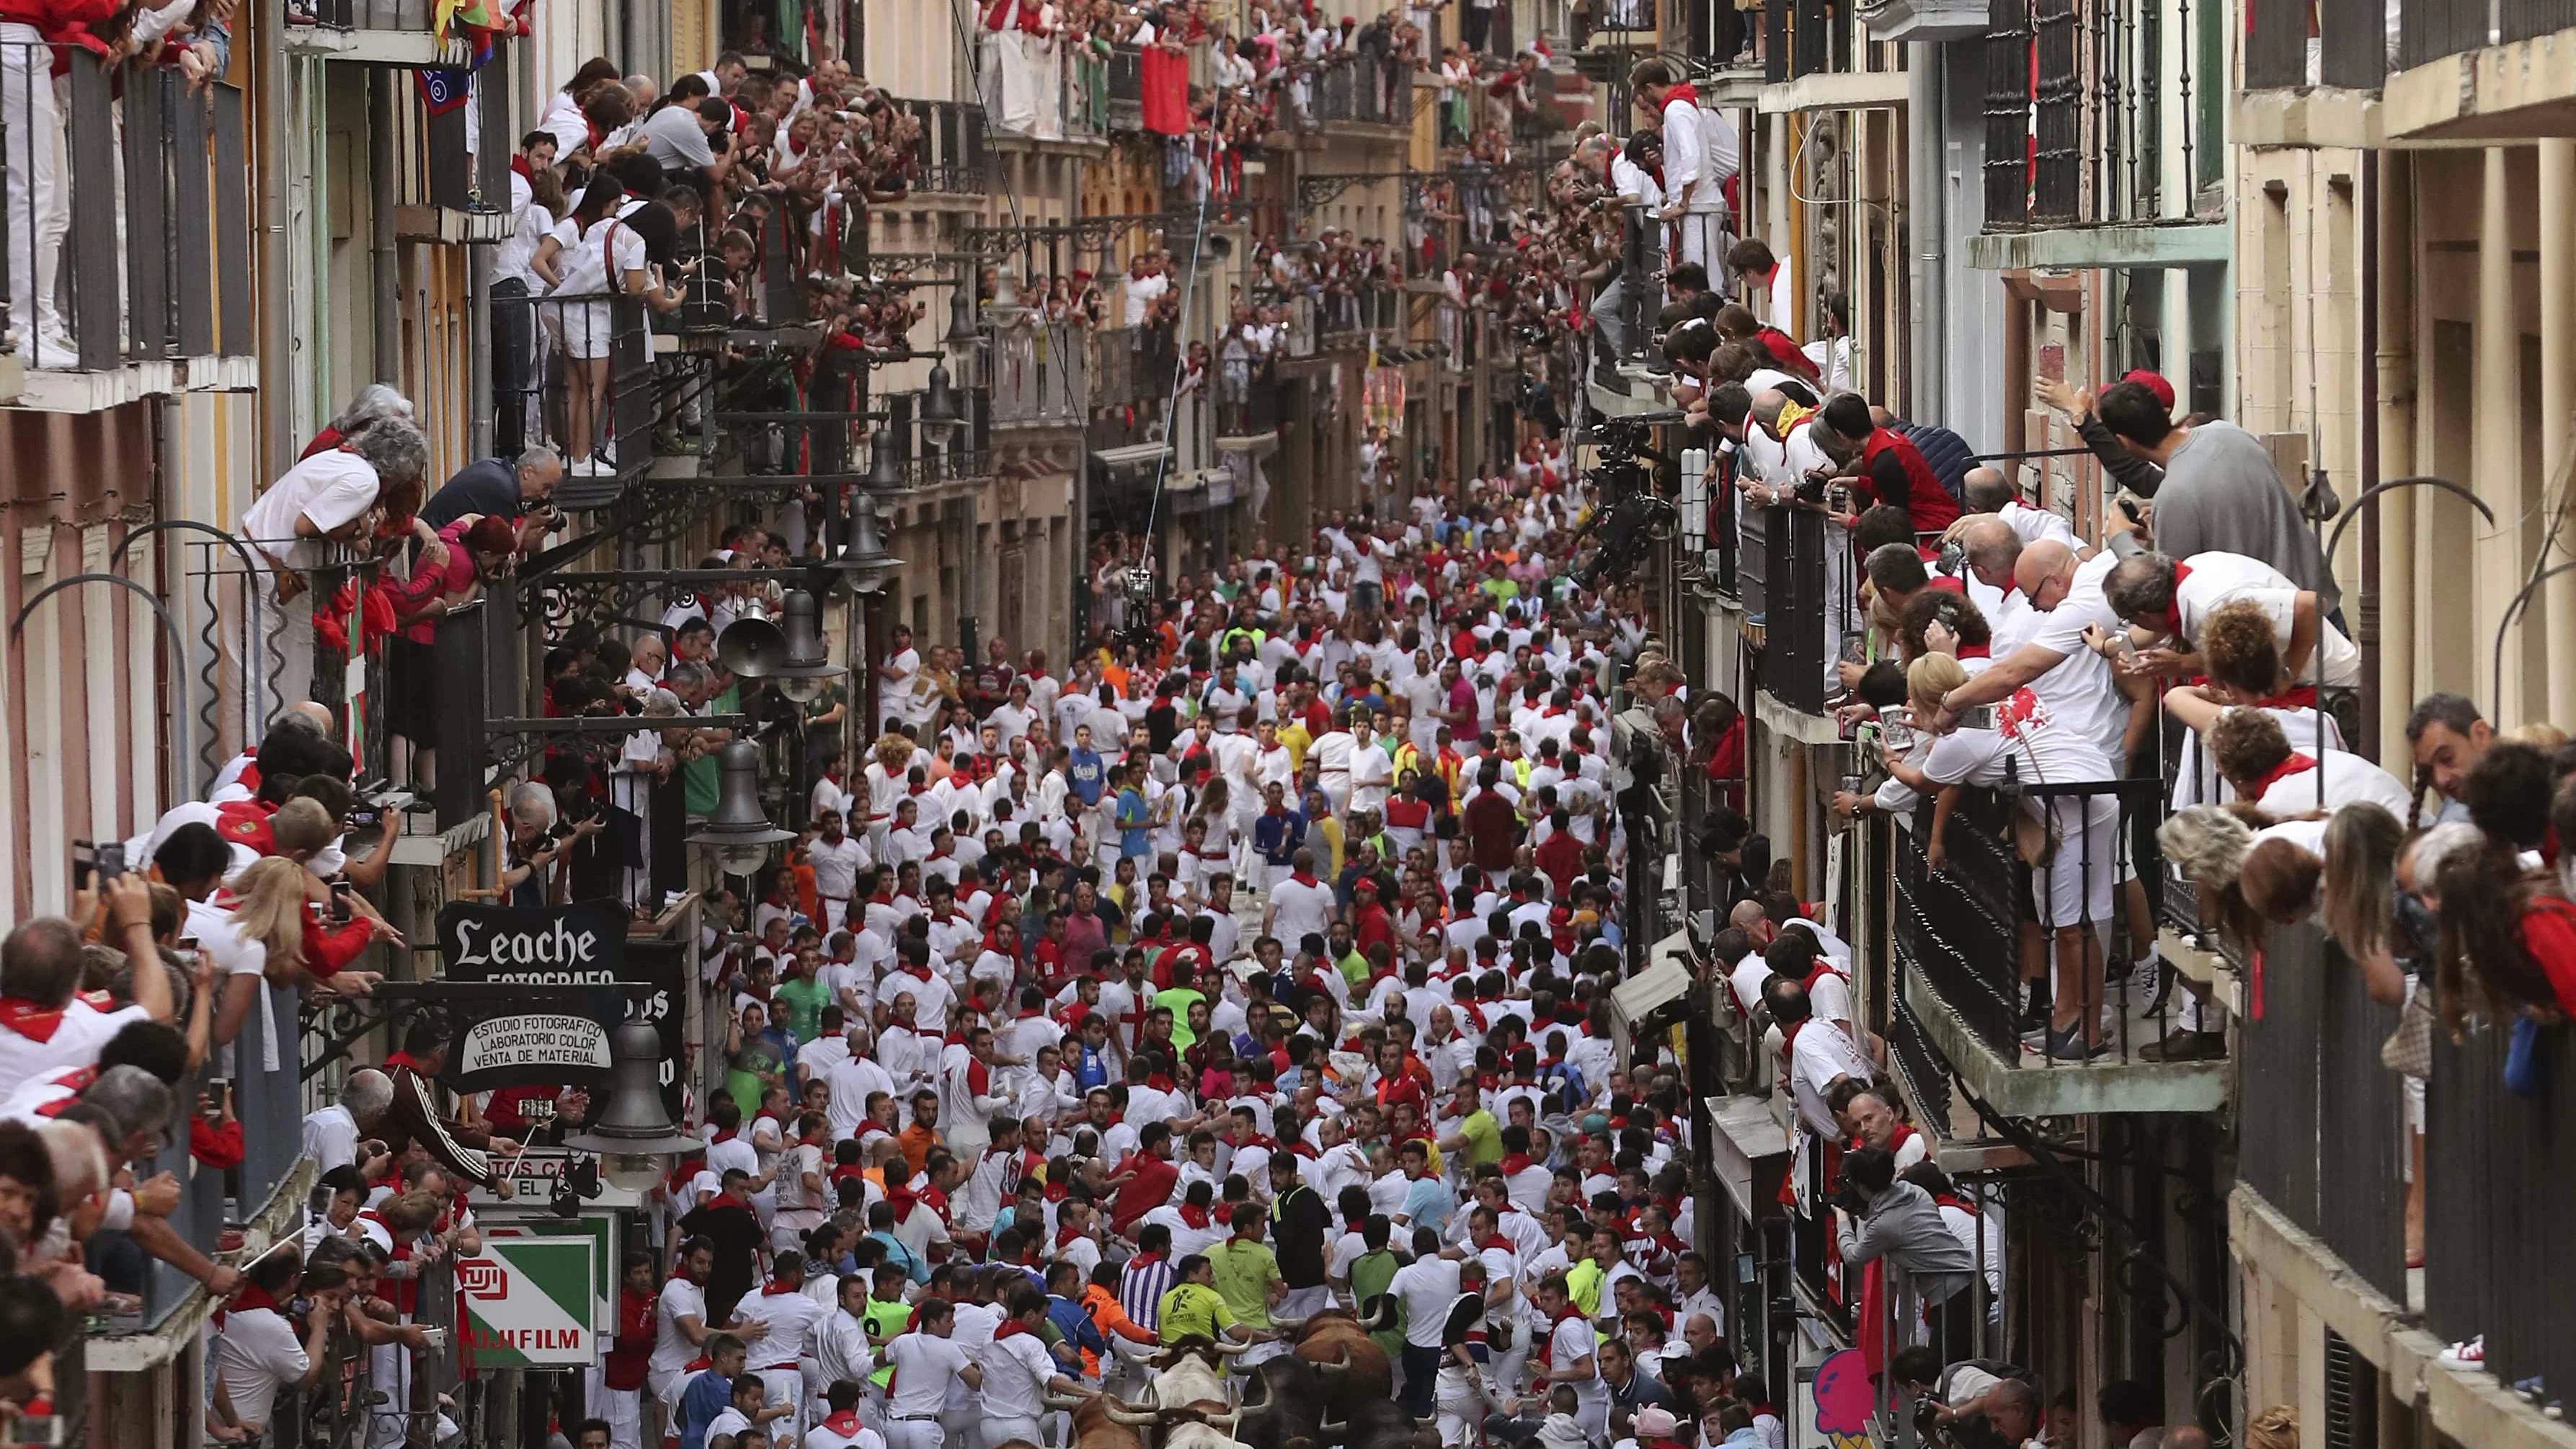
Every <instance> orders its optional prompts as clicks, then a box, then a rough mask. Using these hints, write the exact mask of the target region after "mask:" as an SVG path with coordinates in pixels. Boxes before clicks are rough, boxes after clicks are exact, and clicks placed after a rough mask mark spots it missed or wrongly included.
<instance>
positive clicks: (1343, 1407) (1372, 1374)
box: [1273, 1308, 1395, 1418]
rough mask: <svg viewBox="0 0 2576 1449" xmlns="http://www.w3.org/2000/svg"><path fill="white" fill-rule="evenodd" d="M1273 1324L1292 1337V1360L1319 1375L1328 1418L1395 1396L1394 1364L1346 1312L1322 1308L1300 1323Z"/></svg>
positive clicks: (1289, 1321)
mask: <svg viewBox="0 0 2576 1449" xmlns="http://www.w3.org/2000/svg"><path fill="white" fill-rule="evenodd" d="M1273 1322H1274V1323H1276V1324H1277V1325H1278V1327H1279V1329H1280V1331H1281V1332H1282V1333H1288V1334H1292V1335H1293V1339H1292V1341H1293V1343H1294V1345H1295V1349H1294V1351H1295V1353H1296V1355H1297V1357H1299V1358H1301V1359H1304V1360H1305V1361H1306V1362H1308V1363H1311V1364H1313V1365H1314V1366H1315V1369H1316V1371H1317V1372H1318V1373H1320V1374H1321V1375H1322V1376H1323V1380H1324V1402H1325V1405H1326V1406H1327V1407H1328V1408H1329V1409H1331V1410H1332V1411H1333V1416H1334V1417H1336V1418H1344V1417H1347V1416H1348V1412H1347V1411H1348V1407H1349V1406H1350V1405H1352V1404H1355V1403H1361V1402H1365V1401H1369V1400H1378V1399H1391V1398H1393V1397H1394V1396H1395V1365H1394V1364H1392V1363H1390V1362H1389V1361H1388V1360H1387V1356H1386V1350H1385V1349H1383V1348H1380V1347H1378V1345H1377V1341H1376V1340H1375V1339H1372V1338H1370V1337H1369V1331H1368V1329H1367V1327H1365V1326H1364V1325H1363V1324H1362V1323H1361V1322H1360V1319H1359V1316H1358V1315H1356V1314H1354V1313H1352V1312H1351V1311H1350V1310H1348V1309H1346V1308H1326V1309H1322V1310H1320V1311H1318V1312H1317V1313H1316V1314H1315V1315H1314V1316H1313V1317H1311V1318H1308V1319H1306V1320H1305V1321H1304V1322H1303V1323H1296V1322H1295V1321H1294V1320H1278V1319H1274V1320H1273Z"/></svg>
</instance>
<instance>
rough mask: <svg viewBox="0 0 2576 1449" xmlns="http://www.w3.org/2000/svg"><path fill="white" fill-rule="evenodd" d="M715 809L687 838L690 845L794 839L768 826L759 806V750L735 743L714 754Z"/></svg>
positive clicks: (770, 842)
mask: <svg viewBox="0 0 2576 1449" xmlns="http://www.w3.org/2000/svg"><path fill="white" fill-rule="evenodd" d="M716 772H717V783H716V808H715V809H714V811H712V812H711V813H709V814H708V816H707V823H706V824H705V825H704V826H702V827H700V828H699V829H698V831H697V832H696V833H695V834H693V835H691V836H690V837H689V843H690V844H691V845H717V846H724V845H775V844H776V843H778V842H779V841H782V840H792V839H794V838H795V837H796V832H795V831H793V830H781V829H779V828H777V827H776V826H773V825H771V824H770V823H769V811H768V809H767V808H766V807H765V806H763V805H762V804H761V803H760V747H759V746H758V745H755V744H753V743H752V742H751V741H749V740H735V741H733V742H732V743H730V744H727V745H725V746H724V747H723V748H722V749H719V750H718V751H716Z"/></svg>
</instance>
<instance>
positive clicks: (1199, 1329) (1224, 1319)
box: [1159, 1283, 1234, 1343]
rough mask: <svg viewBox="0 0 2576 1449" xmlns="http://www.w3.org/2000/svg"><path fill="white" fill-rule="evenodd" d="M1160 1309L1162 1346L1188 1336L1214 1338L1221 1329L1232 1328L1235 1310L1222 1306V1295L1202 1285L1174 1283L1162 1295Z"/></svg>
mask: <svg viewBox="0 0 2576 1449" xmlns="http://www.w3.org/2000/svg"><path fill="white" fill-rule="evenodd" d="M1160 1309H1161V1316H1160V1319H1159V1321H1160V1323H1161V1324H1162V1329H1163V1342H1165V1343H1178V1342H1180V1341H1181V1340H1182V1339H1184V1338H1187V1337H1189V1336H1190V1335H1191V1334H1197V1335H1198V1336H1199V1337H1201V1338H1215V1337H1216V1336H1217V1335H1218V1332H1219V1331H1220V1330H1222V1329H1228V1328H1232V1327H1233V1326H1234V1311H1233V1310H1232V1309H1230V1308H1228V1307H1226V1306H1225V1296H1224V1295H1223V1294H1221V1293H1219V1292H1217V1291H1216V1290H1215V1289H1214V1288H1211V1287H1209V1286H1208V1285H1207V1284H1205V1283H1178V1284H1174V1285H1173V1287H1172V1290H1171V1291H1170V1292H1168V1293H1165V1294H1164V1295H1163V1301H1162V1304H1161V1305H1160Z"/></svg>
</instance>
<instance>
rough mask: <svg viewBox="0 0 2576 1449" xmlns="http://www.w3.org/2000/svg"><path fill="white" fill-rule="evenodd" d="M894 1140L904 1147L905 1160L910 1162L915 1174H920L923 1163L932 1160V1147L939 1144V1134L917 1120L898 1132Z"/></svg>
mask: <svg viewBox="0 0 2576 1449" xmlns="http://www.w3.org/2000/svg"><path fill="white" fill-rule="evenodd" d="M894 1141H895V1145H896V1146H897V1147H900V1148H902V1149H903V1160H904V1161H905V1162H907V1163H910V1164H911V1165H912V1171H913V1174H914V1175H915V1176H919V1175H920V1173H921V1170H922V1167H923V1165H924V1164H926V1163H928V1162H929V1161H930V1151H931V1149H932V1148H934V1147H937V1146H938V1145H939V1134H938V1132H936V1131H934V1130H933V1129H931V1128H928V1127H924V1126H922V1125H921V1124H920V1123H918V1122H915V1123H913V1124H912V1125H911V1126H909V1127H906V1128H905V1129H903V1130H902V1131H901V1132H898V1133H896V1134H895V1138H894Z"/></svg>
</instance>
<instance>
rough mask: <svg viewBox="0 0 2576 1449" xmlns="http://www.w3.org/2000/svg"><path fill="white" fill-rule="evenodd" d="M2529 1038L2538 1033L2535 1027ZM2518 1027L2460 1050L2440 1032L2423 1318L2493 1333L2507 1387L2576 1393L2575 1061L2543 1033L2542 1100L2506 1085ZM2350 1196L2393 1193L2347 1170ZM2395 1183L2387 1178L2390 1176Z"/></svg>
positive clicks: (2428, 1157)
mask: <svg viewBox="0 0 2576 1449" xmlns="http://www.w3.org/2000/svg"><path fill="white" fill-rule="evenodd" d="M2525 1029H2526V1030H2528V1029H2529V1028H2528V1027H2526V1028H2525ZM2508 1041H2509V1030H2508V1026H2507V1024H2506V1023H2502V1022H2493V1021H2490V1022H2487V1023H2485V1024H2484V1025H2483V1026H2482V1027H2481V1028H2480V1029H2478V1030H2475V1031H2473V1032H2471V1033H2469V1034H2468V1035H2467V1036H2466V1038H2465V1039H2464V1040H2462V1041H2461V1042H2459V1043H2458V1044H2456V1045H2455V1044H2453V1043H2452V1041H2451V1040H2450V1036H2449V1033H2447V1032H2444V1031H2442V1030H2440V1029H2438V1027H2437V1029H2436V1030H2435V1031H2434V1033H2433V1073H2432V1076H2431V1077H2430V1079H2428V1080H2427V1081H2426V1083H2425V1095H2424V1320H2425V1324H2426V1326H2427V1327H2429V1328H2431V1329H2432V1330H2433V1332H2434V1333H2435V1334H2437V1335H2439V1336H2440V1337H2442V1338H2443V1339H2445V1340H2460V1339H2466V1338H2470V1337H2472V1336H2474V1335H2477V1334H2481V1333H2483V1334H2485V1335H2486V1371H2487V1372H2488V1373H2490V1374H2493V1375H2495V1377H2496V1379H2497V1381H2499V1382H2501V1383H2505V1384H2519V1383H2522V1382H2524V1381H2526V1380H2530V1379H2539V1380H2542V1381H2544V1382H2545V1383H2546V1384H2547V1386H2548V1390H2549V1393H2550V1394H2551V1395H2552V1396H2553V1397H2554V1396H2557V1395H2560V1394H2563V1393H2564V1392H2565V1388H2564V1386H2565V1385H2568V1384H2576V1303H2570V1302H2569V1301H2568V1297H2567V1295H2566V1294H2565V1293H2564V1292H2562V1291H2560V1286H2561V1285H2562V1284H2563V1283H2564V1282H2565V1279H2564V1277H2563V1275H2564V1274H2565V1273H2566V1272H2567V1271H2568V1269H2569V1268H2570V1266H2571V1263H2570V1260H2569V1258H2568V1256H2567V1254H2568V1253H2569V1251H2570V1248H2569V1244H2568V1242H2567V1234H2566V1232H2565V1231H2564V1222H2563V1215H2562V1212H2561V1209H2562V1206H2563V1204H2564V1202H2565V1200H2566V1199H2565V1185H2566V1184H2567V1182H2568V1181H2569V1180H2570V1179H2571V1177H2576V1065H2571V1063H2570V1061H2569V1059H2568V1055H2567V1050H2566V1047H2567V1028H2565V1027H2564V1026H2544V1027H2541V1028H2539V1040H2538V1042H2537V1043H2536V1048H2537V1052H2538V1056H2539V1060H2540V1064H2541V1072H2540V1076H2541V1081H2540V1083H2539V1086H2538V1087H2537V1089H2536V1094H2535V1095H2533V1096H2529V1097H2522V1096H2517V1095H2515V1094H2514V1093H2513V1092H2512V1091H2511V1090H2510V1089H2508V1088H2507V1087H2506V1085H2505V1059H2506V1055H2507V1050H2508ZM2336 1168H2337V1171H2336V1181H2335V1183H2334V1186H2335V1187H2336V1188H2337V1189H2339V1190H2349V1191H2370V1192H2382V1193H2386V1194H2388V1195H2391V1196H2393V1195H2394V1192H2393V1189H2390V1188H2383V1187H2381V1186H2380V1185H2379V1184H2377V1183H2371V1182H2366V1181H2364V1180H2362V1179H2360V1178H2358V1177H2357V1176H2355V1175H2354V1174H2353V1173H2351V1172H2350V1171H2349V1170H2347V1169H2346V1168H2345V1167H2344V1165H2343V1164H2342V1163H2341V1162H2340V1161H2339V1162H2338V1163H2337V1164H2336ZM2383 1181H2384V1179H2383Z"/></svg>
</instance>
